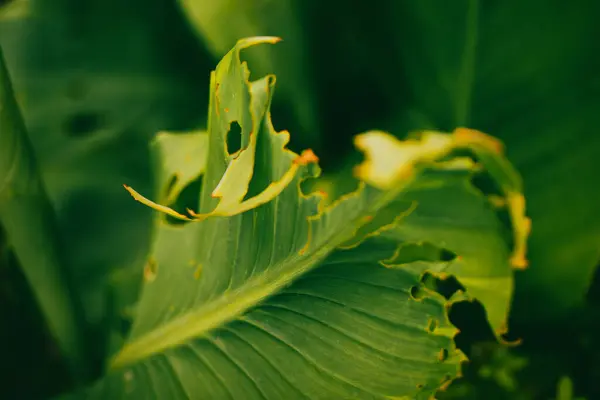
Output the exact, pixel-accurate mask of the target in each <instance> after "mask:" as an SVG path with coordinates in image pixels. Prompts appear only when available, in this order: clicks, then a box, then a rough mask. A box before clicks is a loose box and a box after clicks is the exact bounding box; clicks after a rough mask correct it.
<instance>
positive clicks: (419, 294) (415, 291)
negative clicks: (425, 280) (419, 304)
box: [410, 286, 425, 301]
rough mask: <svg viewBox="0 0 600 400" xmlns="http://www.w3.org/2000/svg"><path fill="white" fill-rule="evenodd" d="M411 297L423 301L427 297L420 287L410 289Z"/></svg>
mask: <svg viewBox="0 0 600 400" xmlns="http://www.w3.org/2000/svg"><path fill="white" fill-rule="evenodd" d="M410 297H412V298H413V299H414V300H417V301H419V300H422V299H423V297H425V290H423V288H422V287H420V286H413V287H411V288H410Z"/></svg>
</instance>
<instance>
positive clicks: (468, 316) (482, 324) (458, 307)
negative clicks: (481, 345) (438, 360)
mask: <svg viewBox="0 0 600 400" xmlns="http://www.w3.org/2000/svg"><path fill="white" fill-rule="evenodd" d="M448 317H449V319H450V322H451V323H452V324H453V325H454V326H456V327H457V328H458V329H459V331H460V332H459V333H458V334H457V335H456V336H455V338H454V339H455V342H456V347H458V348H459V349H460V350H461V351H463V352H464V353H465V354H466V355H467V356H468V357H469V358H471V356H472V354H471V353H472V348H473V345H474V344H476V343H478V342H494V341H495V340H496V338H495V336H494V332H493V331H492V328H491V327H490V325H489V323H488V322H487V316H486V312H485V309H484V308H483V306H482V305H481V303H480V302H478V301H461V302H458V303H455V304H453V305H452V307H451V308H450V312H449V313H448Z"/></svg>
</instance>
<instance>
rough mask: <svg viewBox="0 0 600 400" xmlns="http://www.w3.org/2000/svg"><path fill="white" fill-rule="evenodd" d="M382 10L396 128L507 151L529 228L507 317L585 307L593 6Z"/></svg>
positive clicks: (592, 210) (401, 5) (592, 142)
mask: <svg viewBox="0 0 600 400" xmlns="http://www.w3.org/2000/svg"><path fill="white" fill-rule="evenodd" d="M390 4H391V5H392V8H391V9H390V10H388V11H389V13H390V15H393V16H395V24H394V26H395V27H397V36H396V37H397V39H398V40H397V41H396V42H395V43H394V45H395V48H394V51H396V52H398V53H399V54H400V63H399V64H398V65H397V67H398V68H402V69H403V71H404V75H405V76H406V79H405V80H403V81H402V82H398V83H397V84H396V85H390V88H391V89H392V90H394V91H395V92H394V93H397V89H398V87H400V86H401V87H403V89H404V90H403V93H402V95H403V96H402V100H401V102H402V103H403V104H399V108H401V109H402V110H403V111H404V114H403V115H402V116H401V117H399V118H398V119H397V121H396V123H395V124H392V125H395V126H397V128H396V129H398V130H399V131H403V130H406V129H423V128H432V129H453V128H454V127H455V126H463V125H468V126H472V127H474V128H477V129H480V130H483V131H485V132H492V133H493V134H494V135H495V136H497V137H498V138H500V139H501V140H503V142H505V144H506V146H507V152H508V156H509V159H510V160H511V161H513V162H514V164H515V165H516V167H517V168H518V170H519V171H520V172H521V173H522V175H523V180H524V189H525V195H526V197H527V199H528V210H529V215H530V216H531V219H532V231H531V233H532V235H531V239H530V243H529V247H530V251H529V259H530V268H529V269H528V270H526V271H525V272H524V273H520V274H518V275H517V277H518V279H519V281H518V282H519V285H517V289H519V290H518V292H517V294H518V296H517V298H516V300H515V301H516V302H517V304H519V306H518V307H516V308H515V312H516V314H515V317H516V318H517V319H519V320H521V321H531V320H532V318H534V319H537V318H540V317H548V316H549V315H550V314H556V313H559V314H560V313H565V312H566V311H567V310H568V309H569V308H570V307H572V306H575V305H578V304H580V303H581V302H582V301H583V299H584V294H585V293H586V291H587V288H588V286H589V283H590V279H591V277H592V274H593V271H594V268H595V266H596V265H597V262H598V260H599V259H600V246H599V243H600V219H599V218H594V217H592V216H594V215H597V214H598V210H599V207H598V204H600V188H599V186H598V185H597V171H598V157H599V156H600V135H598V134H597V132H596V130H597V128H596V127H597V126H598V125H599V124H600V119H599V114H598V112H597V110H598V107H600V100H599V99H600V91H599V90H600V86H599V85H598V79H597V71H598V69H599V68H600V57H598V54H599V53H598V51H597V49H596V47H595V43H594V42H593V41H592V40H589V38H591V37H597V36H598V35H600V30H599V28H598V24H597V22H596V18H595V15H597V14H598V12H600V8H599V3H598V2H595V1H593V0H589V1H588V0H586V1H583V2H578V3H565V2H558V1H552V2H547V1H530V2H527V3H525V2H510V1H505V2H500V1H496V2H483V1H477V0H461V1H457V2H452V3H448V4H445V5H443V6H440V4H439V3H438V2H434V1H419V2H411V1H398V2H390ZM434 10H435V11H434ZM525 304H526V305H527V307H525V306H524V305H525ZM520 305H523V306H522V307H521V306H520ZM531 310H535V312H534V313H532V312H531Z"/></svg>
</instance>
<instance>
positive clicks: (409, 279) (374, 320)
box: [87, 37, 522, 399]
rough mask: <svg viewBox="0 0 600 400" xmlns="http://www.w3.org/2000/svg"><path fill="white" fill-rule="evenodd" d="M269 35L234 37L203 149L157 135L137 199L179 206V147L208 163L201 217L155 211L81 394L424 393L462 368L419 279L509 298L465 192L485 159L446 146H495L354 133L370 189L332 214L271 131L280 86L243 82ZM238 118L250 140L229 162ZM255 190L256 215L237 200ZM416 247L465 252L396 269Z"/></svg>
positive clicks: (308, 171)
mask: <svg viewBox="0 0 600 400" xmlns="http://www.w3.org/2000/svg"><path fill="white" fill-rule="evenodd" d="M273 42H274V40H273V38H269V37H258V38H250V39H244V40H241V41H239V42H238V44H237V45H236V47H235V48H234V49H233V50H232V51H230V52H229V53H228V54H227V55H226V56H225V57H224V59H223V60H222V61H221V63H219V65H218V67H217V69H216V71H215V72H214V73H213V74H212V77H211V88H212V90H211V105H210V109H209V123H208V131H207V134H208V148H206V147H205V146H204V145H203V143H206V136H205V135H204V134H202V133H200V134H196V135H190V136H187V137H185V138H180V137H178V136H177V135H174V134H170V135H165V134H162V135H160V136H159V138H158V139H157V140H156V141H155V143H154V147H155V149H156V150H157V153H158V154H160V155H162V156H161V157H162V164H161V165H159V166H160V167H161V170H160V173H159V174H160V176H161V177H162V178H161V182H162V185H163V186H162V187H160V188H159V193H160V194H159V196H158V197H159V202H158V203H153V202H151V201H150V200H147V199H145V198H141V197H138V196H139V195H138V194H137V192H134V191H133V190H132V189H130V192H132V193H134V194H135V195H136V196H135V197H137V198H138V200H140V201H142V202H143V203H145V204H147V205H150V206H152V207H154V208H157V209H158V210H160V211H163V212H164V214H171V215H173V214H174V213H179V212H178V211H176V210H173V209H172V208H168V209H165V208H164V207H167V206H168V205H169V204H168V203H169V202H168V201H167V200H168V199H170V197H171V196H170V195H169V193H170V192H171V190H172V187H173V185H172V183H171V182H173V177H175V182H176V185H178V187H181V186H184V185H185V184H186V183H189V181H190V180H193V179H194V178H195V177H196V174H194V173H192V171H191V170H188V169H187V165H189V162H190V160H191V159H188V160H187V163H186V161H185V158H186V157H185V154H184V153H183V152H184V151H185V149H184V148H182V147H178V148H176V147H175V143H177V142H179V143H180V144H182V146H187V148H190V145H191V146H193V147H194V148H196V149H197V150H198V157H199V159H200V160H204V159H205V160H207V162H206V164H205V165H201V163H197V164H196V167H197V168H198V169H197V173H198V174H199V173H203V182H202V191H201V193H200V196H199V199H198V203H199V212H198V214H200V215H202V218H201V219H199V220H192V221H188V222H185V223H183V224H176V225H174V224H171V223H169V222H168V220H167V219H166V215H164V214H159V216H160V217H162V218H157V220H156V225H157V227H156V232H155V239H154V242H153V246H152V250H151V252H150V255H149V258H148V263H147V265H146V267H145V269H144V281H145V282H144V287H143V290H142V295H141V298H140V301H139V303H138V304H137V306H136V315H135V320H134V325H133V328H132V331H131V335H130V337H129V338H128V341H127V343H126V344H125V346H124V347H123V348H122V349H121V351H120V352H118V353H117V354H116V356H115V357H114V359H113V362H112V364H111V367H112V368H111V371H110V372H109V374H108V375H107V377H106V378H105V379H103V380H102V381H101V382H99V383H98V384H97V385H96V386H95V387H94V388H92V390H91V391H90V392H89V393H87V395H88V396H89V397H91V398H114V397H118V396H122V395H127V396H129V397H132V398H146V397H149V396H150V397H152V396H156V397H159V398H189V397H199V398H205V397H206V398H248V399H252V398H273V399H278V398H283V397H285V398H323V397H325V398H331V397H333V398H384V397H387V398H400V397H409V398H427V396H429V395H431V394H433V393H434V392H435V391H436V390H437V389H438V388H440V387H441V386H443V385H444V384H445V383H447V382H448V381H449V380H450V379H452V378H454V377H455V376H456V375H457V374H458V373H459V368H460V361H461V360H462V359H464V356H463V355H462V353H461V352H460V351H458V350H457V349H456V347H455V345H454V342H453V337H454V335H455V334H456V333H457V330H456V328H454V327H453V326H452V325H451V324H450V322H449V321H448V317H447V308H448V306H449V303H448V301H447V300H446V299H444V298H443V297H442V296H441V295H440V294H438V293H436V292H433V291H431V290H429V289H427V288H426V287H425V286H424V285H423V284H422V282H421V280H422V279H423V276H424V274H425V272H427V271H430V272H432V273H434V274H439V273H441V272H443V271H446V270H447V271H449V272H451V273H456V275H457V276H458V277H459V279H461V277H465V278H475V279H472V280H471V282H468V284H467V286H468V288H467V292H469V290H470V289H471V288H474V289H473V291H474V292H475V291H476V289H477V287H478V283H480V282H485V283H484V286H485V284H488V285H492V284H493V285H495V286H496V288H497V289H498V290H499V289H501V288H503V289H504V292H503V293H502V294H500V296H499V297H500V300H499V303H503V302H504V301H506V297H505V295H506V294H507V293H508V295H510V290H511V284H512V280H511V275H510V271H511V266H510V249H509V246H508V244H507V243H506V242H502V236H501V228H500V224H499V222H498V220H497V219H496V214H495V211H494V210H493V209H492V207H491V205H490V204H489V202H488V200H487V199H486V198H485V197H484V196H483V195H482V194H481V193H480V192H478V191H476V190H475V189H474V188H473V187H472V186H469V185H468V183H469V182H470V177H471V175H472V173H474V172H475V170H476V169H477V165H476V164H475V163H474V162H473V161H472V158H471V157H467V156H464V155H455V154H454V152H455V151H458V150H461V151H463V152H464V151H467V152H470V153H475V154H477V153H478V152H482V153H485V154H486V155H489V158H490V159H494V157H495V156H493V155H490V154H489V153H492V152H495V151H497V148H495V147H494V146H489V143H491V142H490V141H491V139H489V138H488V137H487V136H483V135H482V134H475V133H472V132H471V134H467V135H465V134H464V131H463V132H460V131H459V132H456V133H455V134H452V135H450V134H442V133H437V132H425V133H423V134H422V135H421V136H419V137H416V138H414V139H411V140H409V141H405V142H399V141H398V140H397V139H395V138H393V137H392V136H390V135H388V134H385V133H383V132H376V131H373V132H368V133H365V134H362V135H359V136H357V139H356V142H357V145H358V146H359V147H360V148H361V149H362V150H363V151H364V152H365V154H366V155H367V158H366V160H365V162H364V163H363V164H361V165H360V166H359V167H358V168H357V173H358V175H359V176H360V177H361V179H362V180H363V181H364V182H366V183H368V184H369V185H365V183H364V182H363V183H361V185H360V187H359V189H358V190H357V191H356V192H353V193H351V194H348V195H346V196H344V197H343V198H341V199H340V200H338V201H337V202H335V203H334V204H331V205H330V206H328V207H324V206H323V205H322V204H321V195H319V194H316V193H315V194H310V195H306V194H305V193H303V192H302V190H301V184H302V182H303V181H305V180H306V179H311V178H314V177H316V176H317V175H318V173H319V169H318V167H317V166H316V164H315V162H316V161H317V160H316V157H315V156H314V154H312V153H311V152H310V151H307V152H305V153H303V155H297V154H295V153H293V152H291V151H290V150H287V149H286V147H285V146H286V145H287V143H288V141H289V134H288V133H287V132H285V131H283V132H276V131H275V129H274V128H273V125H272V123H271V119H270V112H269V107H270V104H271V97H272V94H273V88H274V87H273V85H274V79H273V77H271V76H267V77H265V78H262V79H259V80H256V81H253V82H250V81H249V80H248V78H249V71H248V69H247V66H246V64H245V63H241V61H240V58H239V53H240V51H241V50H242V49H244V48H246V47H249V46H251V45H254V44H258V43H273ZM234 122H237V123H238V124H239V125H240V126H241V143H242V145H241V149H240V150H239V151H237V152H235V153H231V154H230V153H229V152H228V149H227V146H226V143H227V135H229V134H231V133H232V128H231V127H232V124H233V123H234ZM482 138H485V140H482ZM391 149H395V151H390V150H391ZM206 151H207V152H208V153H206ZM181 156H183V157H182V158H180V159H179V161H178V162H175V161H174V160H175V158H176V157H181ZM375 156H377V157H375ZM486 164H487V163H484V164H483V167H484V168H485V167H486V166H487V165H486ZM387 168H389V169H390V170H392V171H394V173H393V174H388V173H387ZM248 169H249V170H250V171H248ZM184 171H185V172H184ZM232 171H234V172H236V174H234V173H233V172H232ZM506 172H507V173H508V172H510V171H506ZM290 176H291V177H290ZM183 177H186V178H183ZM288 179H289V181H288ZM281 182H286V184H285V185H282V184H281ZM499 183H500V186H502V183H503V182H499ZM184 190H185V189H184ZM461 190H462V191H461ZM422 192H423V193H422ZM432 193H433V195H432ZM428 196H431V197H435V198H436V199H439V196H445V197H446V203H447V208H445V207H443V206H439V204H438V205H434V204H432V203H431V202H429V203H425V202H424V201H423V200H425V199H430V198H429V197H428ZM413 197H414V198H418V199H419V200H418V202H419V204H416V206H415V204H414V203H415V201H414V199H413ZM256 198H260V199H261V204H260V205H259V206H256V207H253V208H251V209H246V208H245V207H244V206H243V204H245V202H248V201H252V199H256ZM240 199H242V200H241V202H239V200H240ZM263 200H264V201H263ZM422 201H423V203H424V211H420V210H421V207H420V203H421V202H422ZM161 202H162V203H163V204H160V203H161ZM463 202H464V205H463ZM223 203H225V204H234V207H233V208H231V209H230V211H231V212H230V213H229V215H227V216H221V215H219V214H218V213H215V212H214V211H215V210H218V209H219V207H221V204H223ZM436 203H437V202H436ZM438 206H439V207H438ZM454 210H457V212H455V213H454V214H451V212H452V211H454ZM435 211H438V215H437V216H436V215H431V213H433V212H435ZM521 211H522V210H521ZM180 215H183V214H180ZM439 215H441V216H444V217H445V216H449V217H450V218H454V219H453V220H452V222H451V223H454V222H461V221H462V220H464V221H462V222H463V223H464V226H467V227H468V228H467V229H465V230H464V232H462V234H463V236H461V238H464V239H463V241H461V242H460V243H459V244H458V245H457V246H454V244H455V243H450V242H448V243H446V242H445V240H446V239H447V237H446V236H447V235H450V236H453V235H454V234H455V232H452V229H451V228H448V227H447V226H446V225H447V224H448V222H447V221H445V220H436V219H437V218H438V216H439ZM474 222H477V225H474ZM448 225H449V224H448ZM440 227H442V229H441V230H440ZM444 227H446V230H444ZM436 229H437V230H436ZM458 230H459V231H460V229H458ZM469 232H470V235H469V234H468V233H469ZM494 233H495V236H494ZM475 236H483V238H482V239H481V241H480V242H477V243H478V244H480V243H484V245H485V249H484V250H483V251H482V250H481V249H479V250H480V251H479V253H482V252H483V255H479V254H476V253H478V251H477V247H476V246H473V245H472V244H471V243H469V240H470V239H472V238H474V237H475ZM424 240H432V241H433V242H434V244H441V245H443V246H446V244H448V245H449V246H450V247H457V250H461V251H462V250H464V257H465V260H464V261H462V262H456V263H452V262H446V261H444V260H418V259H417V260H414V261H413V262H408V263H407V262H404V263H402V264H400V263H398V262H396V261H397V260H398V259H399V257H400V256H401V255H402V254H403V250H402V249H403V248H405V246H407V245H410V244H419V243H421V242H422V241H424ZM486 241H492V242H493V243H494V244H496V247H490V246H487V243H485V242H486ZM493 252H495V253H494V254H491V253H493ZM492 256H493V257H492ZM484 257H491V258H493V259H494V261H495V262H494V263H488V259H485V258H484ZM475 259H477V261H478V262H474V260H475ZM471 263H473V264H471ZM488 272H494V273H498V274H500V275H502V274H504V276H503V278H505V279H504V280H502V279H498V277H497V276H495V275H493V274H492V276H487V275H485V274H486V273H488ZM477 279H479V281H477ZM473 281H477V282H476V284H474V283H473ZM468 294H469V295H470V293H468ZM503 296H504V297H503ZM461 298H462V297H461ZM483 300H484V301H485V302H486V303H487V304H486V306H489V307H493V308H494V312H493V313H491V315H493V318H494V321H492V322H493V323H494V324H495V325H498V324H499V323H500V322H498V321H497V320H502V321H504V320H505V318H506V313H507V311H508V310H507V307H508V304H499V305H498V304H491V303H490V302H488V301H487V300H486V299H483ZM452 301H454V300H452ZM497 312H498V313H503V315H501V316H498V315H497V314H496V313H497ZM231 382H235V384H231Z"/></svg>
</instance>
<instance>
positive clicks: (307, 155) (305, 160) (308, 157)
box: [294, 149, 319, 165]
mask: <svg viewBox="0 0 600 400" xmlns="http://www.w3.org/2000/svg"><path fill="white" fill-rule="evenodd" d="M318 162H319V157H317V155H316V154H315V153H314V152H313V151H312V150H311V149H306V150H304V151H303V152H302V154H300V155H299V156H298V157H296V159H295V160H294V163H295V164H298V165H308V164H310V163H315V164H316V163H318Z"/></svg>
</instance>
